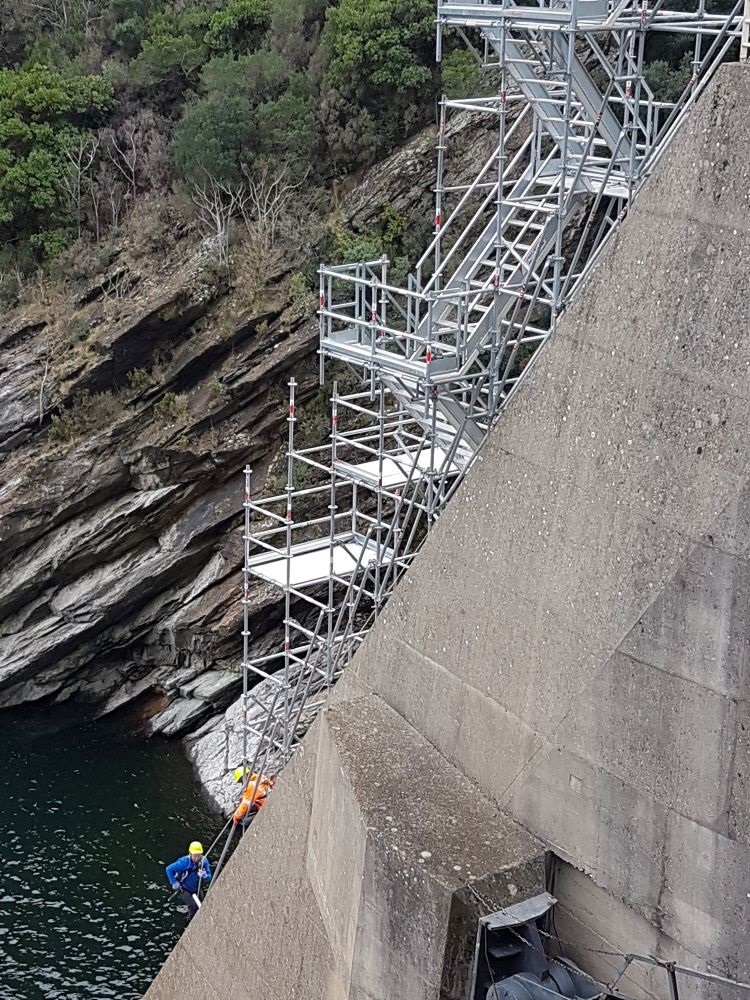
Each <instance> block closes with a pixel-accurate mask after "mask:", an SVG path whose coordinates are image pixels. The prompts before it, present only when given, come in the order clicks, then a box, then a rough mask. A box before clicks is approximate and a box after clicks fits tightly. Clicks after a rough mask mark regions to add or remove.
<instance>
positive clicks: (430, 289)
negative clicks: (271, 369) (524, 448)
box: [242, 0, 750, 774]
mask: <svg viewBox="0 0 750 1000" xmlns="http://www.w3.org/2000/svg"><path fill="white" fill-rule="evenodd" d="M749 25H750V0H737V2H736V3H735V4H734V6H733V8H732V10H731V12H730V13H727V14H714V13H709V12H707V10H706V4H705V0H695V2H694V4H693V5H692V7H691V9H690V10H675V9H670V7H669V4H668V3H667V2H664V0H655V2H651V0H538V2H537V3H535V4H527V3H516V2H514V0H501V2H489V0H488V2H474V3H457V2H452V0H437V47H436V51H437V58H438V59H440V58H441V54H442V51H443V49H444V46H445V44H446V35H447V32H449V31H450V32H453V33H454V34H455V35H457V36H458V37H460V38H461V39H462V40H463V42H464V43H465V44H466V45H467V46H468V47H469V49H470V50H471V51H472V52H473V53H474V55H475V57H476V59H477V61H478V62H479V64H480V65H481V66H482V67H483V68H484V69H486V70H488V71H489V72H491V73H493V74H494V75H495V77H494V78H495V81H496V84H497V87H496V92H495V93H492V94H484V95H483V96H481V97H477V98H473V99H465V100H449V99H447V98H445V97H444V98H443V99H442V101H441V103H440V116H439V125H438V129H437V143H436V184H435V215H434V226H433V235H432V239H431V241H430V243H429V245H428V246H427V248H426V249H425V251H424V253H423V254H422V256H421V257H420V259H419V260H418V261H417V263H416V265H415V267H414V268H413V270H412V272H411V273H410V274H409V276H408V279H407V281H406V282H405V284H403V285H399V284H397V283H395V282H393V281H392V280H391V276H390V262H389V260H388V258H387V257H382V258H379V259H377V260H370V261H361V262H357V263H354V264H339V265H325V264H324V265H321V267H320V269H319V310H318V316H319V324H320V348H319V356H320V381H321V384H323V383H324V382H325V377H326V373H327V369H328V365H329V364H330V363H331V362H338V363H344V364H346V365H348V366H349V367H350V368H351V369H354V370H355V371H356V372H357V373H358V374H359V376H360V378H361V388H360V389H359V390H357V391H355V392H351V393H347V394H343V395H339V392H338V388H337V386H336V385H335V384H334V385H333V391H332V393H331V431H330V436H329V440H328V441H327V442H325V443H324V444H322V445H318V446H315V447H311V448H297V447H296V442H295V426H296V422H297V412H296V398H295V394H296V389H297V386H296V382H295V380H294V379H291V381H290V383H289V409H288V418H287V420H288V437H287V447H286V485H285V486H284V488H283V490H282V491H281V492H279V493H278V494H276V495H272V496H270V497H268V498H265V499H255V498H254V497H253V495H252V492H251V489H252V485H253V483H252V471H251V469H250V468H247V469H246V470H245V500H244V513H245V523H244V569H243V579H244V593H243V607H244V626H243V659H242V675H243V695H242V697H243V706H244V720H245V723H244V739H243V765H244V766H245V767H246V772H245V773H246V774H250V773H251V772H252V773H254V774H260V773H262V772H265V773H275V772H276V771H278V770H279V769H280V768H282V767H283V766H284V765H285V764H286V763H287V762H288V761H289V759H290V757H291V755H292V754H293V753H294V750H295V748H296V747H297V745H298V744H299V741H300V739H301V738H302V735H303V734H304V732H305V730H306V729H307V727H308V726H309V724H310V723H311V721H312V720H313V719H314V717H315V714H316V713H317V711H318V710H319V709H320V706H321V705H322V704H324V702H325V698H326V695H327V693H328V691H329V690H330V688H331V686H332V685H333V684H334V683H335V681H336V679H337V678H338V677H339V676H340V675H341V673H342V671H343V670H344V669H345V667H346V665H347V664H348V663H349V662H350V661H351V658H352V656H353V655H354V654H355V652H356V650H357V649H358V648H359V646H360V645H361V643H362V642H363V640H364V638H365V637H366V635H367V632H368V631H369V629H370V627H371V626H372V623H373V622H374V621H375V620H376V618H377V616H378V615H379V614H380V612H381V610H382V608H383V606H384V604H385V603H386V602H387V600H388V598H389V596H390V595H391V594H392V592H393V589H394V587H395V586H396V584H397V583H398V581H399V579H400V578H401V576H402V574H403V573H404V571H405V570H406V569H407V568H408V566H409V564H410V562H411V560H412V559H413V558H414V555H415V553H416V551H417V550H418V548H419V545H420V544H421V542H422V540H423V538H424V537H425V536H426V534H427V533H428V532H429V531H430V529H431V527H432V526H433V525H434V523H435V521H436V520H437V519H438V518H439V516H440V513H441V511H442V510H443V509H444V507H445V504H446V503H447V502H448V500H449V499H450V497H451V496H452V494H453V492H454V491H455V489H456V488H457V486H458V485H459V483H460V482H461V480H462V478H463V476H464V475H465V473H466V471H467V470H468V469H469V468H470V466H471V464H472V462H473V461H474V459H475V458H476V456H477V454H478V453H479V451H480V449H481V448H482V446H483V444H484V441H485V440H486V437H487V434H488V433H489V431H490V429H491V428H492V426H493V425H494V424H495V423H496V421H497V420H498V419H499V417H500V416H501V415H502V413H503V411H504V409H505V407H506V406H507V405H508V403H509V401H510V400H511V399H512V397H513V396H514V395H515V393H516V392H517V391H518V389H519V387H520V386H521V385H522V383H523V381H524V380H525V378H526V376H527V374H528V372H529V371H530V370H531V368H532V365H533V363H534V361H535V359H536V358H537V357H538V356H539V351H540V349H541V348H542V347H543V346H544V344H545V343H547V341H548V340H549V338H550V336H551V335H552V334H553V333H554V331H555V328H556V325H557V322H558V319H559V317H560V315H561V314H562V313H563V312H564V311H565V309H567V308H568V307H569V306H570V304H571V303H572V302H573V301H574V300H575V298H576V295H577V294H578V293H579V291H580V289H581V287H582V286H583V284H584V283H585V281H586V278H587V277H588V275H589V274H590V273H591V270H592V269H593V267H594V266H595V265H596V263H597V261H598V260H599V258H600V256H601V254H602V253H603V251H604V249H605V248H606V246H607V244H608V242H609V240H610V238H611V237H612V235H613V234H614V233H615V232H616V231H617V228H618V227H619V225H620V224H621V222H622V220H623V219H624V218H625V216H626V214H627V212H628V210H629V207H630V205H631V204H632V203H633V201H634V199H636V198H637V196H638V193H639V192H640V190H641V189H642V187H643V184H644V183H645V182H646V180H647V179H648V177H649V176H650V175H651V173H652V171H653V169H654V166H655V165H656V163H657V162H658V161H659V159H660V158H661V156H662V155H663V153H664V151H665V149H667V148H668V146H669V143H670V142H671V140H672V138H673V137H674V135H675V134H676V132H677V130H678V129H679V127H680V125H681V123H682V121H683V120H684V118H685V116H686V114H687V113H688V112H689V110H690V108H691V107H692V105H693V103H694V102H695V100H696V99H697V98H698V96H699V95H700V94H701V92H702V91H703V89H704V88H705V86H706V84H707V83H708V81H709V80H710V78H711V76H712V74H713V72H714V70H715V69H716V67H717V66H718V65H719V64H720V63H721V62H722V61H723V60H725V59H726V58H727V56H728V54H729V53H730V52H733V51H734V49H735V48H736V49H737V51H738V52H739V53H740V56H741V57H742V58H750V53H749V51H748V50H749V49H750V42H748V31H750V27H749ZM669 32H671V33H674V34H676V35H681V36H686V37H687V39H688V44H689V50H690V52H691V56H692V58H691V62H690V72H691V75H690V79H689V80H688V81H686V85H685V87H684V89H683V91H682V93H681V94H680V95H679V96H678V98H677V99H676V100H672V101H665V100H659V99H657V97H656V96H655V95H654V93H653V91H652V90H651V88H650V86H649V84H648V81H647V78H646V72H645V56H646V51H647V45H648V42H649V40H650V39H651V38H653V37H654V36H656V35H659V34H664V33H669ZM465 112H473V113H481V114H483V115H486V116H488V118H489V120H490V121H491V122H492V123H493V129H494V134H495V140H494V144H493V148H492V151H491V153H490V155H489V156H488V157H486V158H485V160H484V162H483V163H481V164H480V165H479V167H478V169H477V171H476V174H475V176H474V177H473V178H472V180H471V181H470V182H468V183H465V184H457V183H453V184H448V183H446V162H447V158H448V152H449V149H448V136H449V131H450V130H449V128H448V123H449V119H450V116H453V115H460V114H463V113H465ZM342 415H346V416H347V418H348V419H349V425H347V426H343V425H342ZM310 477H312V481H311V478H310ZM315 477H317V478H315ZM310 504H311V505H312V506H311V511H310V512H307V511H306V508H307V507H308V506H309V505H310ZM299 510H302V512H303V516H302V517H301V518H300V519H299V520H297V519H296V518H297V515H298V511H299ZM308 513H309V516H308ZM256 583H259V584H261V585H263V586H271V587H274V588H275V589H276V590H278V592H279V595H280V600H281V601H282V602H283V617H282V621H283V643H282V647H281V648H280V649H278V650H276V651H275V652H272V653H270V654H266V655H262V656H258V655H254V654H253V648H252V635H251V632H250V627H249V621H250V611H249V609H250V603H251V591H252V588H253V586H254V585H256ZM250 719H253V720H256V721H249V720H250ZM257 720H260V721H257Z"/></svg>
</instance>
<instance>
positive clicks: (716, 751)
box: [342, 66, 750, 978]
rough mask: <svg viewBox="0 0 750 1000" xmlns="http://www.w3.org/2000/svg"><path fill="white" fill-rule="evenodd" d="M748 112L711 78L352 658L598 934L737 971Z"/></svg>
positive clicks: (745, 583)
mask: <svg viewBox="0 0 750 1000" xmlns="http://www.w3.org/2000/svg"><path fill="white" fill-rule="evenodd" d="M748 106H750V71H749V70H748V69H747V68H745V67H740V66H731V67H725V68H724V70H723V71H722V73H721V74H720V77H719V80H718V81H717V83H716V84H715V85H714V86H713V87H712V88H711V90H710V92H709V93H708V94H707V95H706V97H705V99H704V100H703V102H702V103H701V105H700V106H699V107H698V109H697V110H696V111H695V112H694V113H693V116H692V117H691V119H690V120H689V122H688V124H687V125H686V126H685V128H684V129H683V133H682V134H681V135H680V136H679V137H678V139H677V140H676V141H675V143H674V145H673V146H672V148H671V149H670V151H669V154H668V155H667V157H666V158H665V161H664V163H663V164H662V166H661V167H660V168H659V170H658V171H657V173H656V175H655V176H654V178H653V180H652V181H651V182H650V184H649V187H648V189H647V190H646V191H645V192H644V193H643V195H642V196H641V198H640V200H639V202H638V204H637V206H636V208H635V209H634V211H633V213H632V216H631V217H630V218H629V219H628V220H626V222H625V224H624V225H623V227H622V229H621V231H620V233H619V234H618V236H617V239H616V241H615V245H614V246H613V247H611V248H610V251H609V253H608V254H607V255H606V257H605V259H604V260H602V262H601V264H600V266H599V267H598V269H597V270H596V272H595V273H594V275H593V277H592V278H591V280H590V281H589V282H588V284H587V286H586V287H585V288H584V290H583V291H582V292H581V293H580V296H579V298H578V300H577V302H576V303H575V305H574V306H573V307H572V308H571V309H570V310H569V312H568V314H567V315H566V316H565V317H564V319H563V320H562V322H561V323H560V326H559V330H558V333H557V334H556V339H555V340H554V342H553V343H552V344H551V345H550V346H549V347H548V348H547V349H546V350H545V352H544V353H543V354H542V355H541V356H540V358H539V361H538V364H537V365H536V366H535V369H534V371H533V372H531V373H530V375H529V379H528V382H527V384H526V385H525V386H524V389H523V391H522V392H520V393H519V396H518V397H517V399H516V400H515V401H514V403H513V405H512V406H511V407H510V408H509V410H508V412H507V414H506V415H505V416H504V417H503V420H502V421H501V423H500V425H499V427H498V429H497V431H496V432H495V433H494V434H493V436H492V437H491V439H490V442H489V444H488V447H487V448H486V450H485V453H484V455H483V457H482V461H481V463H480V464H479V465H478V466H477V467H476V468H475V469H474V470H473V472H472V473H471V474H470V475H469V476H468V478H467V480H466V481H465V483H464V484H463V486H462V487H461V489H460V491H459V493H458V494H457V496H456V498H455V501H454V502H453V503H452V505H451V507H450V509H449V510H448V511H447V512H446V514H445V515H444V516H443V517H442V518H441V521H440V523H439V525H438V526H437V528H436V529H435V531H434V532H433V533H432V534H431V536H430V538H429V540H428V542H427V543H426V545H425V547H424V549H423V550H422V552H421V553H420V556H419V558H418V559H417V562H416V564H415V566H414V567H413V569H412V570H411V571H410V573H409V576H408V578H407V579H406V580H405V581H404V584H403V586H402V587H401V588H400V590H399V592H398V593H397V594H396V596H395V597H394V599H393V600H392V601H391V602H390V603H389V605H388V607H387V609H386V611H385V614H384V615H383V618H382V619H381V621H380V623H379V626H378V628H376V629H375V630H374V631H373V633H372V634H371V636H370V637H369V639H368V641H367V642H366V644H365V646H364V648H363V650H362V651H361V654H360V655H359V656H358V657H357V659H356V660H355V663H354V665H353V668H354V671H355V673H356V675H357V678H358V681H359V683H360V684H361V685H363V686H364V687H365V688H372V689H373V690H377V691H378V692H379V693H380V694H381V695H382V696H383V697H384V698H385V699H386V700H387V701H388V702H389V704H391V705H392V706H393V707H394V708H395V709H396V710H397V711H398V712H400V713H401V714H402V715H404V717H405V718H407V719H408V720H409V721H410V722H411V723H412V725H414V726H415V727H416V728H417V729H419V731H420V732H423V733H424V734H425V735H426V736H427V738H428V739H429V740H430V741H431V742H432V743H434V744H435V746H437V747H438V748H439V749H440V750H441V751H442V752H443V753H444V754H445V755H446V756H447V757H448V758H449V759H450V760H451V761H452V762H454V763H455V764H456V765H457V766H458V767H459V768H460V769H461V770H462V771H463V772H464V773H465V774H467V775H469V776H470V777H471V778H472V779H473V780H474V781H476V783H477V784H478V785H479V786H480V787H481V788H482V789H483V791H484V792H485V793H486V794H487V795H488V796H489V797H491V798H492V799H493V800H494V801H496V802H497V803H498V805H500V806H501V807H502V808H504V809H506V810H508V811H509V813H510V814H511V815H513V816H514V817H516V818H517V819H518V820H519V821H520V822H521V823H522V824H523V825H524V826H525V827H526V828H527V829H529V830H530V831H531V832H533V833H534V834H535V835H536V836H538V837H540V838H542V839H543V840H544V841H545V842H546V843H547V844H549V845H550V847H551V848H552V849H553V850H554V851H555V852H556V853H557V854H558V855H559V856H560V857H561V858H563V859H566V860H567V861H569V862H570V863H571V864H572V865H574V866H576V867H577V868H579V869H581V870H582V871H584V872H586V873H587V875H588V876H589V877H590V879H591V880H592V881H593V883H594V884H595V885H596V886H598V887H600V889H601V890H603V891H604V894H605V897H606V898H609V899H610V902H611V905H610V907H609V911H608V912H609V918H608V924H609V926H602V927H600V928H599V932H600V933H602V934H604V936H606V937H607V938H608V940H610V941H616V942H618V943H619V947H620V948H621V949H622V950H623V951H628V950H639V949H640V950H654V949H656V950H657V951H659V950H660V949H661V950H662V951H663V953H665V954H669V955H672V954H675V955H676V954H680V955H681V956H682V958H683V960H685V956H686V955H687V956H690V958H691V961H692V964H693V965H696V964H698V965H700V964H704V963H705V962H710V963H712V964H713V966H714V968H719V969H721V968H724V969H726V970H728V972H729V973H730V974H731V973H732V972H734V973H735V974H737V975H739V976H742V977H744V978H748V975H749V974H750V944H748V940H747V937H746V933H745V928H746V927H747V924H748V918H750V907H749V905H748V903H749V901H748V896H747V888H748V881H749V880H750V852H748V835H747V817H748V788H747V781H748V779H747V769H746V767H745V761H747V757H748V749H747V747H748V739H747V732H746V729H747V719H748V711H747V709H748V653H747V630H748V621H750V615H749V614H748V612H749V611H750V609H749V608H748V594H749V591H750V586H749V583H750V576H749V575H748V574H749V573H750V563H749V562H748V558H747V556H748V533H747V528H748V515H747V512H748V498H749V497H750V492H749V489H748V473H749V471H750V434H749V433H748V432H749V431H750V417H749V416H748V403H749V401H748V395H749V394H750V380H749V379H748V377H747V376H748V370H749V368H750V298H749V297H748V275H749V274H750V137H749V136H748V130H747V129H746V127H745V126H744V125H743V122H745V119H746V114H747V108H748ZM730 147H731V153H730V152H729V149H730ZM342 693H343V692H342ZM478 734H481V737H479V736H478ZM569 884H570V885H573V883H572V882H571V883H569ZM616 901H619V902H620V904H621V905H620V906H619V909H618V906H617V905H616ZM624 907H628V908H630V909H632V910H633V911H634V912H635V913H636V914H638V915H639V916H640V921H638V922H637V924H638V926H639V927H640V928H641V929H640V931H639V932H637V933H636V931H635V930H634V929H633V927H634V925H633V921H632V920H631V919H630V918H629V917H626V910H625V909H624ZM573 908H575V907H573ZM600 915H601V914H599V916H600ZM654 935H655V936H654ZM638 939H639V940H638ZM687 964H691V963H690V962H688V963H687Z"/></svg>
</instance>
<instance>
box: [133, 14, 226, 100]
mask: <svg viewBox="0 0 750 1000" xmlns="http://www.w3.org/2000/svg"><path fill="white" fill-rule="evenodd" d="M210 20H211V12H210V11H209V10H208V9H207V8H204V7H191V8H188V10H185V11H182V13H179V14H177V13H174V12H173V11H160V12H159V13H157V14H153V15H151V17H149V18H148V21H147V32H146V37H145V38H144V40H143V43H142V46H141V51H140V53H139V54H138V56H137V58H136V59H135V60H134V61H133V64H132V69H133V76H134V78H135V79H136V80H137V81H138V82H140V83H146V84H155V83H162V82H170V83H173V84H175V85H178V84H179V85H184V84H185V83H187V84H190V85H192V84H193V83H194V82H195V80H196V79H197V77H198V72H199V70H200V68H201V66H202V65H203V63H204V62H205V61H206V59H207V57H208V49H207V47H206V43H205V41H204V36H205V34H206V30H207V28H208V26H209V23H210Z"/></svg>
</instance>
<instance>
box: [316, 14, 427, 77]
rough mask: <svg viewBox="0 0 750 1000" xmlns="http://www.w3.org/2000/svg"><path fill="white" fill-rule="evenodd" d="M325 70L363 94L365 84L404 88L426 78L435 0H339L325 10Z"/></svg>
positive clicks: (330, 75) (329, 74)
mask: <svg viewBox="0 0 750 1000" xmlns="http://www.w3.org/2000/svg"><path fill="white" fill-rule="evenodd" d="M326 18H327V25H326V32H325V38H326V42H327V44H328V47H329V51H330V57H331V58H330V64H329V66H328V76H329V79H330V81H331V83H332V84H333V85H334V86H336V87H339V88H342V89H349V88H351V87H352V86H354V87H355V88H357V89H358V90H359V91H360V93H363V96H366V95H367V90H368V89H369V88H376V89H379V90H381V91H384V90H385V89H386V88H387V89H388V90H391V91H395V92H396V93H397V94H398V93H403V92H405V91H409V90H419V89H420V88H422V87H424V85H425V84H427V83H428V82H429V81H430V78H431V70H430V68H429V67H430V66H431V63H432V62H433V60H434V56H433V46H434V37H435V5H434V3H433V0H341V2H340V3H339V4H338V6H336V7H330V8H329V9H328V11H327V14H326Z"/></svg>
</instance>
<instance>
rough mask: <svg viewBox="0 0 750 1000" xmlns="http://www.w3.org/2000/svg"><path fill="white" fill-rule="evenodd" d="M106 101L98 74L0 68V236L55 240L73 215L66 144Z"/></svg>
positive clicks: (95, 119)
mask: <svg viewBox="0 0 750 1000" xmlns="http://www.w3.org/2000/svg"><path fill="white" fill-rule="evenodd" d="M111 102H112V95H111V92H110V90H109V87H108V85H107V84H106V83H105V81H104V80H102V79H101V78H99V77H93V76H78V77H63V76H62V74H60V73H58V72H56V71H54V70H51V69H49V68H48V67H46V66H30V67H27V68H25V69H22V70H7V69H6V70H0V242H5V241H7V240H8V239H10V238H14V239H16V240H18V239H20V240H21V241H28V242H29V244H30V245H32V246H34V247H36V248H38V249H39V250H40V252H41V253H42V255H48V254H52V253H54V252H56V251H57V250H59V249H61V248H62V246H63V245H64V241H65V232H66V230H68V229H71V231H72V224H73V221H74V219H73V214H72V213H71V204H70V194H69V190H68V188H67V180H66V178H67V170H68V166H69V163H70V161H69V157H68V151H69V150H71V149H75V148H76V147H77V146H78V145H79V144H80V143H82V142H84V143H85V137H86V136H87V135H91V134H92V133H93V132H94V131H95V129H96V128H97V126H98V125H99V124H100V123H101V122H102V120H103V118H104V116H105V113H106V111H107V110H108V108H109V107H110V105H111Z"/></svg>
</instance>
